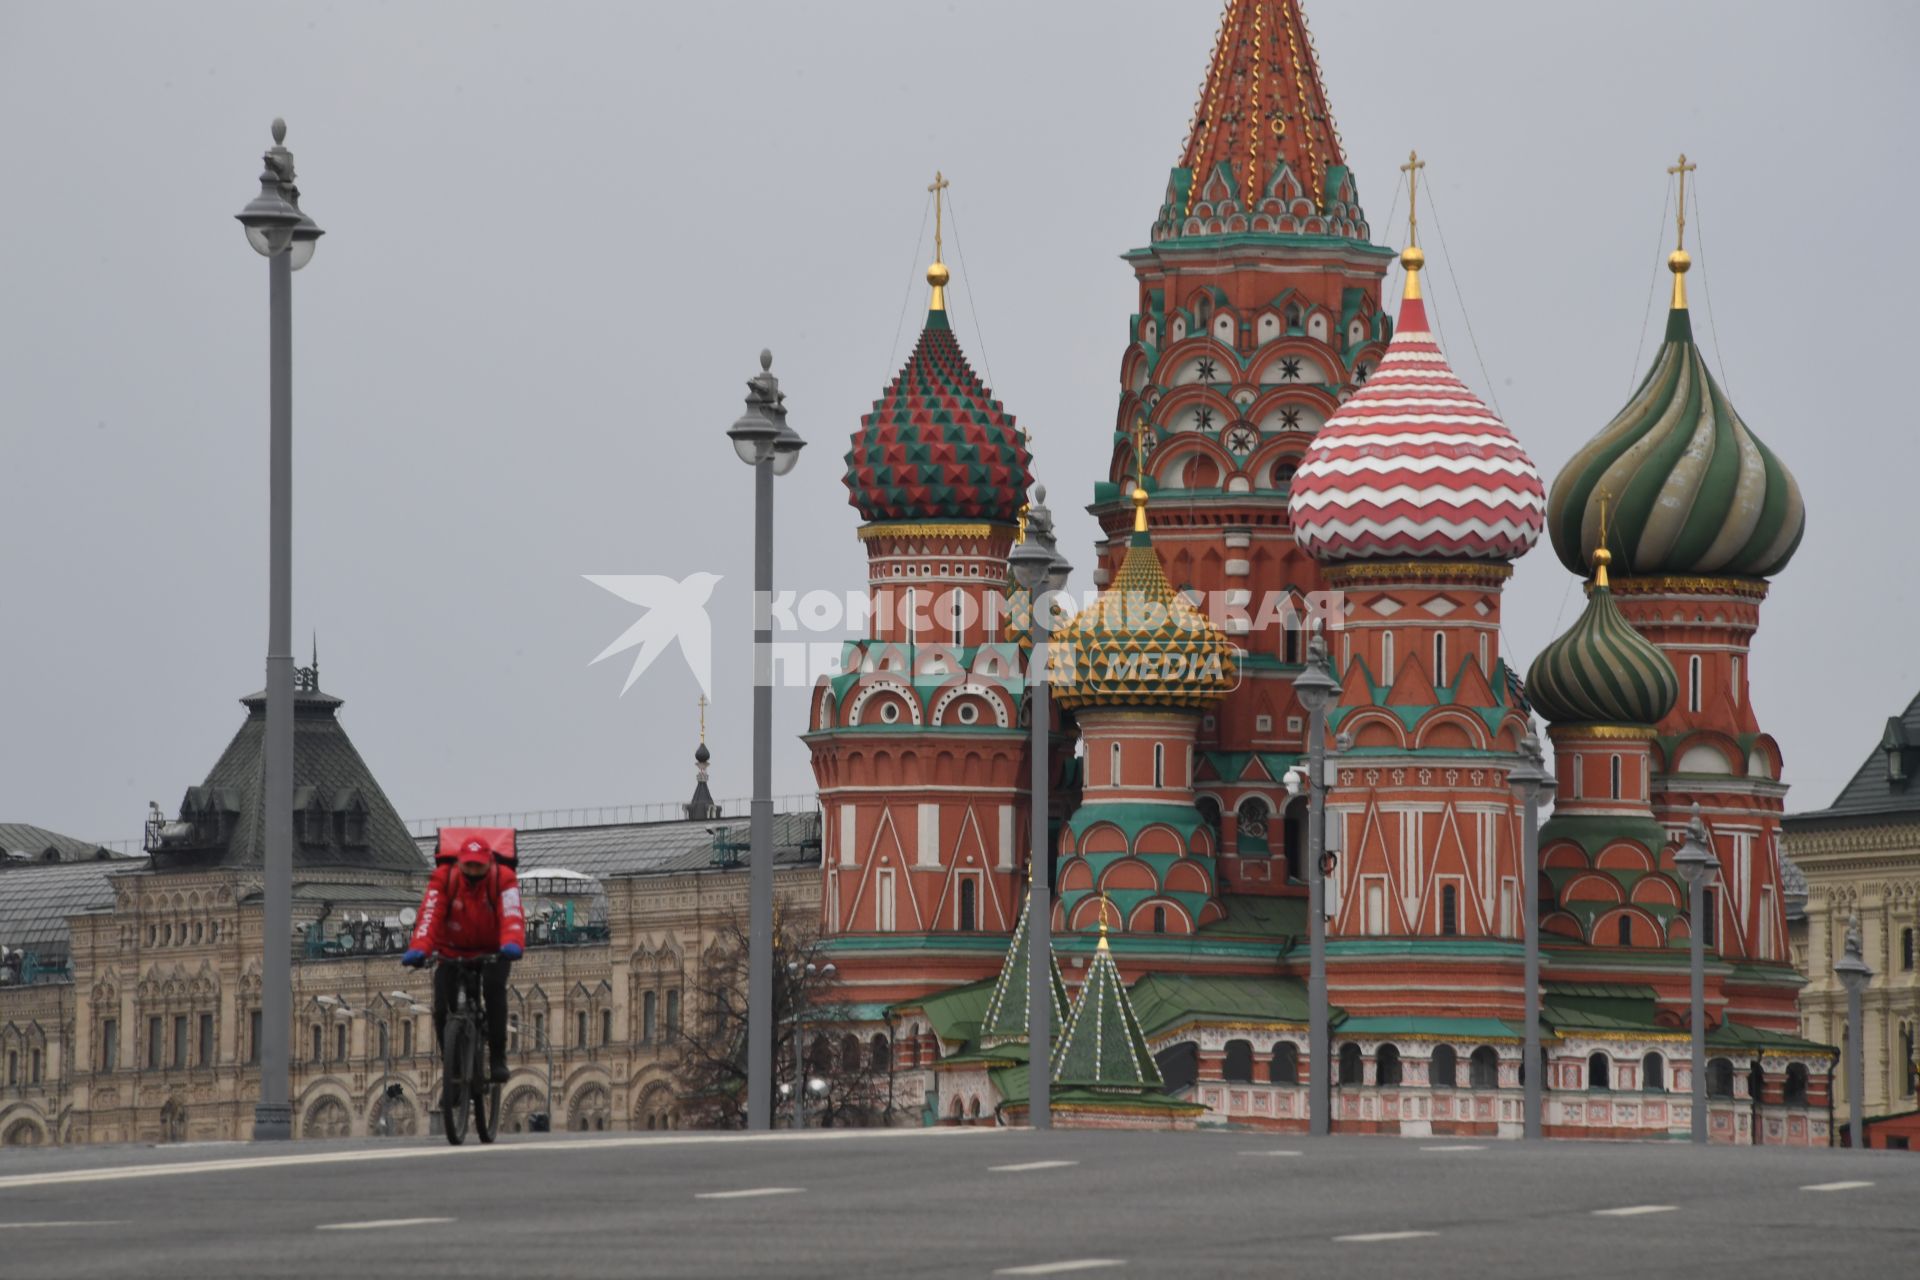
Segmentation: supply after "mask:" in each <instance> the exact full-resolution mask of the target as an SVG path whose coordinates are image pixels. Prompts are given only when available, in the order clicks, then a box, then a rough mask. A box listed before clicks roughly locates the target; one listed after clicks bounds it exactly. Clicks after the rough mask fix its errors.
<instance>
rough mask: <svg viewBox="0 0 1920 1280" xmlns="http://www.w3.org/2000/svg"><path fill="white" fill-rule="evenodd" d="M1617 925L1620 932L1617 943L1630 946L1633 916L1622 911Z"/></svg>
mask: <svg viewBox="0 0 1920 1280" xmlns="http://www.w3.org/2000/svg"><path fill="white" fill-rule="evenodd" d="M1617 927H1618V929H1619V932H1620V936H1619V938H1618V939H1617V941H1618V942H1619V944H1620V945H1621V946H1623V947H1630V946H1632V945H1633V917H1632V916H1630V915H1626V914H1624V913H1622V915H1621V916H1620V920H1619V923H1618V925H1617Z"/></svg>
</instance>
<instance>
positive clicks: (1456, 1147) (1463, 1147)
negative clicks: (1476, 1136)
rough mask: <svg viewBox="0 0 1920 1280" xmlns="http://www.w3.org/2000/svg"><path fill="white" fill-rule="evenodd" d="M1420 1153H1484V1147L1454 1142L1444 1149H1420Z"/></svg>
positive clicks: (1470, 1143)
mask: <svg viewBox="0 0 1920 1280" xmlns="http://www.w3.org/2000/svg"><path fill="white" fill-rule="evenodd" d="M1420 1149H1421V1150H1422V1151H1485V1150H1486V1147H1485V1146H1484V1145H1480V1144H1476V1143H1472V1142H1454V1143H1449V1144H1448V1145H1447V1146H1444V1147H1422V1148H1420Z"/></svg>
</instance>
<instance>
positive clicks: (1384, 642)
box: [1375, 631, 1393, 685]
mask: <svg viewBox="0 0 1920 1280" xmlns="http://www.w3.org/2000/svg"><path fill="white" fill-rule="evenodd" d="M1375 679H1377V680H1379V682H1380V683H1381V684H1387V685H1390V684H1392V683H1393V632H1391V631H1382V632H1381V633H1380V670H1379V671H1378V672H1377V673H1376V675H1375Z"/></svg>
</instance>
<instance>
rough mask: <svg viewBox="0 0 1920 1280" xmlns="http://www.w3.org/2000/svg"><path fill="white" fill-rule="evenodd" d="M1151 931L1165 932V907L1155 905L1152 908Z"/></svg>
mask: <svg viewBox="0 0 1920 1280" xmlns="http://www.w3.org/2000/svg"><path fill="white" fill-rule="evenodd" d="M1153 931H1154V932H1155V933H1165V932H1166V931H1167V909H1166V908H1165V907H1155V908H1154V909H1153Z"/></svg>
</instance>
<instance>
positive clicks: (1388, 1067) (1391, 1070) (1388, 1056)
mask: <svg viewBox="0 0 1920 1280" xmlns="http://www.w3.org/2000/svg"><path fill="white" fill-rule="evenodd" d="M1373 1081H1374V1083H1375V1084H1378V1085H1381V1086H1383V1087H1385V1086H1392V1085H1397V1084H1399V1083H1400V1050H1398V1049H1397V1048H1395V1047H1394V1046H1392V1045H1390V1044H1383V1045H1381V1046H1380V1049H1379V1051H1378V1052H1377V1053H1375V1054H1374V1059H1373Z"/></svg>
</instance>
